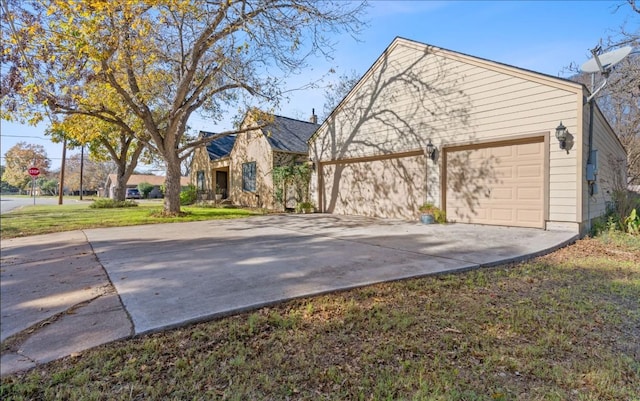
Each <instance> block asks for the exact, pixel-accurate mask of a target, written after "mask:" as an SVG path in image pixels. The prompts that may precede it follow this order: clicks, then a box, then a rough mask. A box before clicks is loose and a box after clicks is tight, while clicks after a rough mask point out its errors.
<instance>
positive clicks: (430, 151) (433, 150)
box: [426, 139, 437, 160]
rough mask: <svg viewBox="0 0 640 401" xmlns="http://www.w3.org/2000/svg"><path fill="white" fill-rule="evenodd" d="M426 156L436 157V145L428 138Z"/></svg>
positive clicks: (433, 158)
mask: <svg viewBox="0 0 640 401" xmlns="http://www.w3.org/2000/svg"><path fill="white" fill-rule="evenodd" d="M426 150H427V157H428V158H429V159H431V160H435V159H436V150H437V149H436V147H435V146H434V145H433V144H432V143H431V139H429V143H427V149H426Z"/></svg>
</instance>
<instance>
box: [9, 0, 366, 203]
mask: <svg viewBox="0 0 640 401" xmlns="http://www.w3.org/2000/svg"><path fill="white" fill-rule="evenodd" d="M0 2H1V3H0V4H2V29H3V35H2V37H3V39H2V41H3V48H2V64H3V67H2V68H3V74H2V92H0V96H1V99H2V115H1V116H2V118H4V119H9V120H19V121H26V122H30V123H36V122H38V121H41V120H42V119H44V118H47V119H51V120H54V121H55V120H56V119H59V118H60V117H61V116H65V115H74V114H79V115H83V116H89V117H91V118H94V119H98V120H100V121H103V122H106V123H108V124H113V125H115V126H117V127H119V132H126V133H127V135H132V136H138V137H139V139H140V140H142V141H144V142H145V143H147V144H148V146H149V147H150V149H152V150H153V151H155V152H157V154H158V156H159V157H160V158H162V160H163V161H164V163H165V166H166V180H167V181H166V185H165V187H166V193H165V196H166V197H165V211H166V212H168V213H175V212H179V210H180V204H179V192H180V162H181V160H183V159H184V158H185V157H187V156H188V154H189V153H190V152H191V150H192V149H193V148H194V147H195V146H198V145H199V144H202V143H203V142H204V141H208V140H212V139H214V138H211V137H208V138H201V139H199V140H191V141H184V140H183V139H184V137H185V132H186V128H187V122H188V119H189V117H190V116H191V115H192V114H193V113H194V112H196V111H198V112H199V113H201V114H203V115H205V116H206V117H208V118H210V119H211V121H212V124H214V123H215V122H216V121H218V120H220V119H221V118H223V116H224V115H225V113H227V110H228V109H229V108H230V107H232V106H234V107H235V106H240V107H244V108H245V109H247V108H246V107H245V106H246V105H249V104H251V105H259V106H260V107H261V108H262V109H268V108H274V107H277V105H278V103H279V101H280V100H281V99H282V98H283V79H286V77H287V76H288V75H289V74H291V73H295V72H299V71H300V70H301V69H302V68H304V67H305V66H306V63H307V61H308V57H309V56H310V55H314V54H319V55H325V56H326V55H329V54H330V53H331V51H332V42H331V41H330V40H329V39H328V38H329V37H330V36H331V35H334V34H335V33H340V32H343V33H345V34H347V35H355V34H357V32H358V30H359V28H360V26H361V22H360V20H359V16H360V15H361V13H362V10H363V7H364V6H363V4H359V3H355V2H339V1H338V2H331V1H324V2H318V1H315V0H255V1H244V0H220V1H211V0H189V1H187V0H144V1H125V0H93V1H67V0H64V1H63V0H33V1H28V2H27V1H23V0H0ZM247 130H248V129H247ZM233 133H242V130H241V129H240V128H238V129H237V130H233V131H229V132H225V133H222V134H223V135H228V134H233Z"/></svg>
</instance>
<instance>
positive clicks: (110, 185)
mask: <svg viewBox="0 0 640 401" xmlns="http://www.w3.org/2000/svg"><path fill="white" fill-rule="evenodd" d="M164 180H165V177H164V176H159V175H153V174H131V176H130V177H129V180H128V181H127V185H126V188H138V184H142V183H143V182H146V183H149V184H151V185H153V186H154V188H153V190H152V191H151V192H150V193H149V198H150V199H153V198H162V197H163V196H164V195H163V193H162V190H161V187H162V185H163V184H164ZM180 185H181V186H182V187H187V186H188V185H189V177H181V178H180ZM105 188H106V190H107V191H108V192H107V194H108V197H109V198H113V197H114V193H115V188H116V175H115V174H109V176H108V177H107V182H106V183H105ZM125 191H126V189H125Z"/></svg>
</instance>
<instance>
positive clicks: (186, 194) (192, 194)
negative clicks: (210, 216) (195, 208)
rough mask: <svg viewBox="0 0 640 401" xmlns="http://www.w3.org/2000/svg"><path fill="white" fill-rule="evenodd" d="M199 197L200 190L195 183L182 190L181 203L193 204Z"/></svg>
mask: <svg viewBox="0 0 640 401" xmlns="http://www.w3.org/2000/svg"><path fill="white" fill-rule="evenodd" d="M197 199H198V192H197V190H196V187H195V185H189V186H188V187H186V188H185V189H183V190H182V192H180V204H181V205H193V204H194V203H196V200H197Z"/></svg>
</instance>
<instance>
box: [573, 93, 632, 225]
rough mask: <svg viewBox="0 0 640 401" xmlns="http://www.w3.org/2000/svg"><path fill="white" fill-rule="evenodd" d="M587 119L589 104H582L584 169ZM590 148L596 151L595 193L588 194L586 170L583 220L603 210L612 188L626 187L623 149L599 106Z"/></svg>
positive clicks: (611, 193) (595, 114)
mask: <svg viewBox="0 0 640 401" xmlns="http://www.w3.org/2000/svg"><path fill="white" fill-rule="evenodd" d="M588 119H589V105H585V120H586V122H585V124H584V126H585V138H584V143H585V146H584V152H583V158H584V166H582V168H583V169H584V170H585V172H586V164H587V162H588V157H589V152H588V148H589V146H588V129H589V123H588V121H589V120H588ZM593 149H594V150H596V151H597V156H596V161H597V163H596V165H597V177H596V184H597V193H595V194H593V195H591V194H589V186H588V185H587V181H586V173H585V177H584V180H583V188H584V191H583V196H582V200H583V202H582V212H583V220H585V221H586V220H589V219H592V218H595V217H598V216H601V215H603V214H605V212H606V207H607V204H608V203H609V202H611V201H612V200H613V199H612V195H613V193H614V191H616V190H621V189H624V188H625V187H626V152H625V151H624V148H623V147H622V145H621V144H620V141H619V140H618V139H617V137H616V136H615V133H614V132H613V131H612V130H611V128H610V126H609V124H608V123H607V121H606V120H605V119H604V117H603V116H602V114H601V113H600V112H599V111H598V110H595V112H594V126H593Z"/></svg>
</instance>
